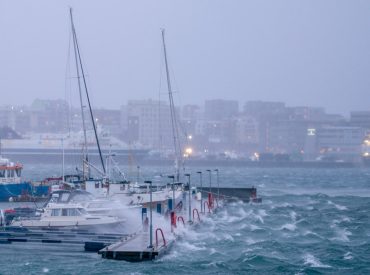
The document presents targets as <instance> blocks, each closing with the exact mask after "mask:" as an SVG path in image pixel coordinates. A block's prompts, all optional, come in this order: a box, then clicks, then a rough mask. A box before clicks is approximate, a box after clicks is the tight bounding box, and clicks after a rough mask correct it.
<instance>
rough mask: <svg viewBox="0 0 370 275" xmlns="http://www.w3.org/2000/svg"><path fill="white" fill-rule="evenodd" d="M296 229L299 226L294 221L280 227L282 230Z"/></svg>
mask: <svg viewBox="0 0 370 275" xmlns="http://www.w3.org/2000/svg"><path fill="white" fill-rule="evenodd" d="M296 229H297V226H296V225H295V224H294V223H287V224H284V225H283V226H282V227H280V230H289V231H295V230H296Z"/></svg>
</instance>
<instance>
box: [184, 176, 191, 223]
mask: <svg viewBox="0 0 370 275" xmlns="http://www.w3.org/2000/svg"><path fill="white" fill-rule="evenodd" d="M185 177H187V178H188V186H189V223H191V185H190V174H185Z"/></svg>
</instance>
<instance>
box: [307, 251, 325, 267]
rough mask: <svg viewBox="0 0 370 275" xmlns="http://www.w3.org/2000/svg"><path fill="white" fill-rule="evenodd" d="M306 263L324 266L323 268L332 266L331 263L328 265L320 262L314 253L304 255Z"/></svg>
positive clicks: (312, 265)
mask: <svg viewBox="0 0 370 275" xmlns="http://www.w3.org/2000/svg"><path fill="white" fill-rule="evenodd" d="M303 260H304V264H305V265H308V266H311V267H322V268H329V267H331V266H330V265H326V264H323V263H321V262H320V260H319V259H317V258H316V257H315V256H314V255H312V254H309V253H307V254H305V255H304V256H303Z"/></svg>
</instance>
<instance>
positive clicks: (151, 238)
mask: <svg viewBox="0 0 370 275" xmlns="http://www.w3.org/2000/svg"><path fill="white" fill-rule="evenodd" d="M144 183H148V184H149V185H150V190H149V192H150V193H149V194H150V226H149V248H153V211H152V202H153V198H152V181H151V180H146V181H144Z"/></svg>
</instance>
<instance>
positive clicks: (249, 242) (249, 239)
mask: <svg viewBox="0 0 370 275" xmlns="http://www.w3.org/2000/svg"><path fill="white" fill-rule="evenodd" d="M244 242H245V243H246V244H247V245H252V244H255V243H258V242H259V241H257V240H256V239H252V238H246V239H245V241H244Z"/></svg>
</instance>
